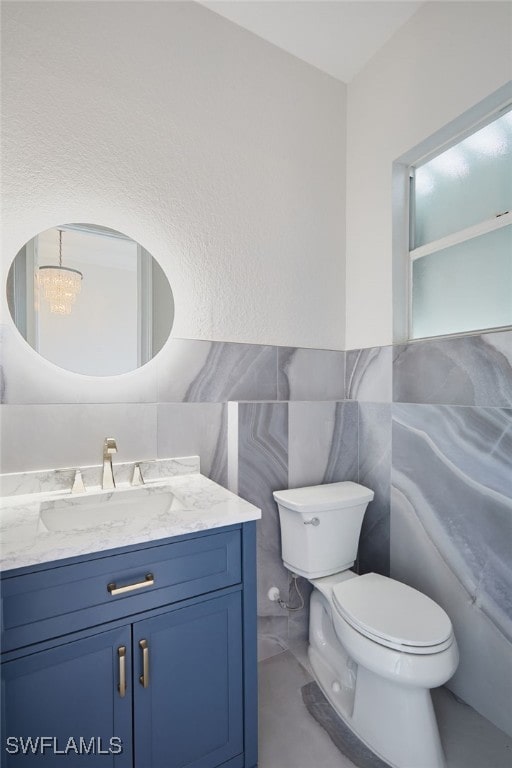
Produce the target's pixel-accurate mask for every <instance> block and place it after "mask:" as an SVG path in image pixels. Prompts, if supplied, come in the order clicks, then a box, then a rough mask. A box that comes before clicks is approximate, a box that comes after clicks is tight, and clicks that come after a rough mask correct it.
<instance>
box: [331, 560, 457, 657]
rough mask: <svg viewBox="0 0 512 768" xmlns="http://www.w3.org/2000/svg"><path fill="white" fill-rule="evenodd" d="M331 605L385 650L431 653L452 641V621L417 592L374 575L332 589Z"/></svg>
mask: <svg viewBox="0 0 512 768" xmlns="http://www.w3.org/2000/svg"><path fill="white" fill-rule="evenodd" d="M332 604H333V608H334V610H335V611H336V612H337V613H338V615H339V616H340V617H341V618H342V619H343V620H344V621H346V622H347V623H348V624H349V625H350V626H351V627H352V628H353V629H355V630H356V631H357V632H359V633H360V634H362V635H364V636H365V637H367V638H369V639H370V640H373V641H374V642H376V643H378V644H379V645H382V646H385V647H387V648H392V649H394V650H399V651H402V652H405V653H412V654H434V653H440V652H441V651H444V650H445V649H446V648H449V647H450V645H451V644H452V642H453V631H452V625H451V621H450V619H449V617H448V616H447V614H446V613H445V612H444V611H443V609H442V608H441V607H440V606H439V605H438V604H437V603H435V602H434V601H433V600H431V599H430V598H429V597H427V596H426V595H424V594H422V593H421V592H418V591H417V590H416V589H413V588H412V587H409V586H407V585H406V584H402V583H401V582H398V581H395V580H394V579H389V578H387V577H386V576H381V575H380V574H377V573H367V574H365V575H364V576H357V577H355V578H353V579H349V580H347V581H343V582H341V583H340V584H337V585H336V586H334V588H333V590H332Z"/></svg>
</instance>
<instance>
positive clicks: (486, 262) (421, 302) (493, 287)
mask: <svg viewBox="0 0 512 768" xmlns="http://www.w3.org/2000/svg"><path fill="white" fill-rule="evenodd" d="M508 110H509V111H508V112H504V111H503V110H502V111H501V114H499V116H498V117H496V118H495V119H494V120H490V121H488V122H487V124H486V125H484V126H483V127H479V128H477V129H475V130H474V131H473V133H472V134H470V135H466V137H465V138H464V139H462V140H461V141H459V142H458V143H457V144H454V145H453V146H451V147H450V148H449V149H447V150H444V151H441V152H439V154H438V155H436V156H435V157H432V156H431V159H430V160H428V162H424V163H422V164H418V165H416V166H413V167H412V168H411V174H410V175H411V188H410V189H411V196H410V205H409V210H410V217H411V220H410V233H411V237H410V240H411V243H410V250H409V265H410V267H409V268H410V280H409V285H410V291H411V296H410V313H409V315H410V319H409V336H410V338H413V339H418V338H424V337H428V336H445V335H449V334H455V333H467V332H471V331H480V330H487V329H490V328H502V327H507V326H512V110H511V109H510V106H509V107H508Z"/></svg>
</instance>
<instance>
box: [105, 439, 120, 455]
mask: <svg viewBox="0 0 512 768" xmlns="http://www.w3.org/2000/svg"><path fill="white" fill-rule="evenodd" d="M112 453H117V443H116V441H115V438H113V437H106V438H105V442H104V443H103V455H104V456H110V455H111V454H112Z"/></svg>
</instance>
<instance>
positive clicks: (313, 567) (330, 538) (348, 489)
mask: <svg viewBox="0 0 512 768" xmlns="http://www.w3.org/2000/svg"><path fill="white" fill-rule="evenodd" d="M373 496H374V494H373V491H371V490H370V489H369V488H365V487H364V485H359V484H358V483H352V482H343V483H327V484H325V485H311V486H308V487H307V488H292V489H290V490H287V491H274V499H275V500H276V502H277V506H278V509H279V520H280V523H281V556H282V559H283V563H284V565H285V566H286V568H288V570H290V571H293V572H294V573H298V574H299V575H300V576H305V577H306V578H307V579H315V578H320V577H321V576H328V575H329V574H331V573H338V572H340V571H345V570H347V569H348V568H351V567H352V566H353V565H354V562H355V560H356V557H357V547H358V544H359V535H360V533H361V525H362V523H363V517H364V513H365V510H366V507H367V506H368V503H369V502H370V501H371V500H372V499H373Z"/></svg>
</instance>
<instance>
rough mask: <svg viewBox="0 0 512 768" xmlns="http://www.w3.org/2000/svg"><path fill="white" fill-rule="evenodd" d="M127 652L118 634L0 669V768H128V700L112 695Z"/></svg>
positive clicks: (125, 632) (126, 640) (126, 634)
mask: <svg viewBox="0 0 512 768" xmlns="http://www.w3.org/2000/svg"><path fill="white" fill-rule="evenodd" d="M130 645H131V632H130V628H129V627H121V628H119V629H115V630H112V631H109V632H101V633H99V634H94V635H91V636H89V637H84V638H81V639H80V640H74V641H72V642H69V643H64V644H60V645H57V646H55V647H53V648H48V649H45V650H41V651H36V652H35V653H30V654H29V655H27V656H21V657H19V658H17V659H16V660H14V661H9V662H7V663H5V664H3V668H2V713H3V715H2V721H3V722H2V742H3V743H2V752H3V754H2V758H1V765H2V766H5V768H15V767H16V766H32V765H33V766H42V767H44V766H46V767H47V768H53V766H55V765H56V764H58V763H59V762H61V763H62V764H63V765H73V764H77V763H79V764H80V765H84V766H87V768H89V766H91V768H92V767H93V766H105V768H130V767H131V765H132V705H131V695H129V692H128V690H126V691H121V693H123V695H122V696H121V695H120V691H119V684H120V683H121V682H123V681H122V680H120V678H119V669H120V666H121V665H124V668H125V669H126V670H128V669H131V651H130ZM120 653H121V654H124V655H120ZM114 735H115V738H114V739H113V740H112V741H111V739H112V736H114Z"/></svg>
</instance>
